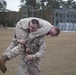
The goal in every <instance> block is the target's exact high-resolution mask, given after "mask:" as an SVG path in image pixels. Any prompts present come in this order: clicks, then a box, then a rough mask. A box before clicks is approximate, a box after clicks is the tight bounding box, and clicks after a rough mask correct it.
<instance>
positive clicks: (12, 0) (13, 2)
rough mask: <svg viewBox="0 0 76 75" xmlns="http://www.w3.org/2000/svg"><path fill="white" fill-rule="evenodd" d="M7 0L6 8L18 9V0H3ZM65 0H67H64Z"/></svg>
mask: <svg viewBox="0 0 76 75" xmlns="http://www.w3.org/2000/svg"><path fill="white" fill-rule="evenodd" d="M5 1H6V2H7V9H9V10H13V11H18V10H19V8H20V0H5ZM64 1H67V0H64ZM74 1H76V0H74Z"/></svg>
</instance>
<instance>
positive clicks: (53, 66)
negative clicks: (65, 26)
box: [0, 28, 76, 75]
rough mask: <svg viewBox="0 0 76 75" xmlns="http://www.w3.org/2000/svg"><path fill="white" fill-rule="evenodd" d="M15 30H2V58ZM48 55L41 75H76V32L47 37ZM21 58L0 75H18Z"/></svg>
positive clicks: (11, 63) (15, 59) (13, 60)
mask: <svg viewBox="0 0 76 75" xmlns="http://www.w3.org/2000/svg"><path fill="white" fill-rule="evenodd" d="M13 33H14V30H13V29H12V28H11V29H10V28H9V29H2V28H1V29H0V56H1V54H2V53H3V52H4V50H5V49H6V48H7V47H8V46H9V44H10V42H11V39H12V36H13ZM45 40H46V45H47V49H46V55H45V57H43V60H42V65H41V70H42V73H41V74H40V75H76V32H61V34H60V35H59V36H58V37H51V39H50V37H45ZM18 63H19V56H18V57H16V58H14V59H12V60H10V61H8V62H7V63H6V66H7V68H8V70H7V72H6V73H5V74H3V73H2V72H1V71H0V75H17V66H18Z"/></svg>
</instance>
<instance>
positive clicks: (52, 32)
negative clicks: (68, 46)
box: [48, 26, 60, 37]
mask: <svg viewBox="0 0 76 75" xmlns="http://www.w3.org/2000/svg"><path fill="white" fill-rule="evenodd" d="M59 34H60V29H59V28H57V27H55V26H53V27H52V28H51V29H50V31H49V32H48V35H50V36H53V37H54V36H58V35H59Z"/></svg>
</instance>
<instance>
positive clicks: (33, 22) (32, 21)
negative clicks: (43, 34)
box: [29, 19, 40, 27]
mask: <svg viewBox="0 0 76 75" xmlns="http://www.w3.org/2000/svg"><path fill="white" fill-rule="evenodd" d="M30 22H31V23H32V24H37V25H38V27H40V25H39V21H38V20H37V19H32V20H31V21H30ZM30 22H29V25H30Z"/></svg>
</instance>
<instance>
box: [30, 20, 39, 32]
mask: <svg viewBox="0 0 76 75" xmlns="http://www.w3.org/2000/svg"><path fill="white" fill-rule="evenodd" d="M39 27H40V25H39V21H38V20H36V19H32V20H31V21H30V22H29V30H30V32H34V31H36V30H37V29H38V28H39Z"/></svg>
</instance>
